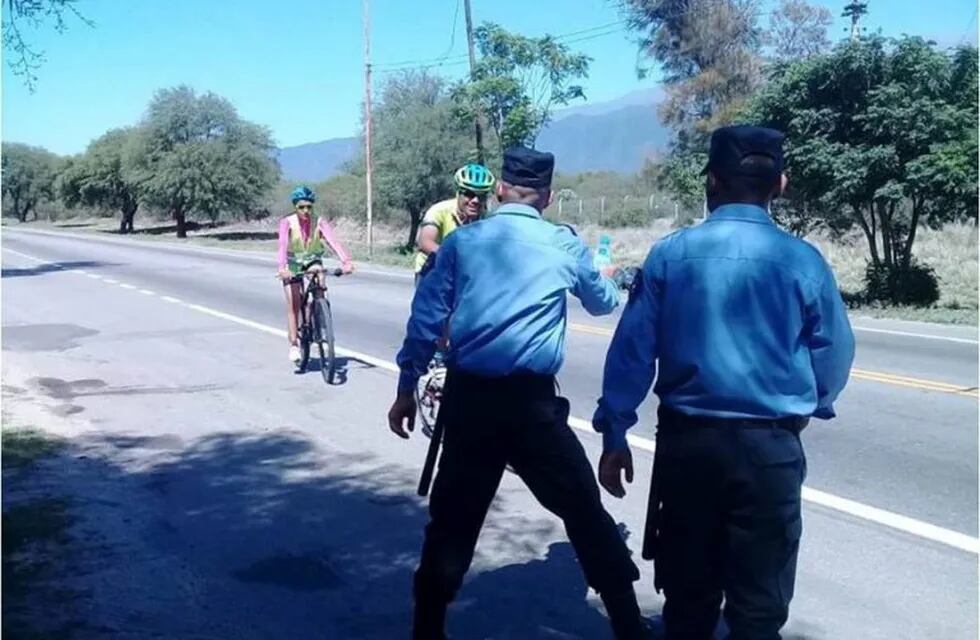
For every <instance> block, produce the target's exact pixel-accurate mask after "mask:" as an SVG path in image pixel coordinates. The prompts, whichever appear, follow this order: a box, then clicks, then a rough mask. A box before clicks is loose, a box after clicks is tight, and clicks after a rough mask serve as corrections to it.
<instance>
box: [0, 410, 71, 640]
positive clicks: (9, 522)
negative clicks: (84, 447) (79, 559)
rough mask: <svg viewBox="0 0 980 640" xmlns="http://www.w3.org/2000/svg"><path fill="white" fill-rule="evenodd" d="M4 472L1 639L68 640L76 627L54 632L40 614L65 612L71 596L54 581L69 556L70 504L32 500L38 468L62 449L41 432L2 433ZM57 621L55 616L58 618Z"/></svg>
mask: <svg viewBox="0 0 980 640" xmlns="http://www.w3.org/2000/svg"><path fill="white" fill-rule="evenodd" d="M0 438H2V448H0V453H2V464H3V470H4V478H3V481H4V485H3V515H2V520H0V527H2V531H3V537H2V543H0V547H2V567H3V580H2V583H0V597H2V599H3V637H4V639H5V640H6V639H8V638H10V639H16V640H41V639H42V638H43V639H44V640H56V639H60V638H65V639H67V638H70V637H71V635H72V628H73V627H74V626H75V625H74V624H72V623H69V624H68V625H62V626H61V627H58V628H45V627H50V625H51V623H52V620H51V619H49V618H46V617H44V616H42V615H40V614H39V612H41V611H45V610H48V609H51V608H54V609H58V610H63V609H64V607H65V606H66V605H67V602H66V597H71V596H72V592H69V591H67V590H66V589H64V588H63V587H61V586H59V585H58V584H57V582H56V581H55V580H54V578H55V577H56V576H57V575H58V571H59V570H61V569H62V568H63V565H64V562H65V560H66V559H67V557H68V554H70V553H71V550H72V549H71V542H72V539H71V535H70V533H69V529H70V527H71V525H72V522H73V517H72V515H71V513H70V507H71V503H70V502H69V500H68V499H66V498H64V497H59V496H45V497H42V498H35V497H32V493H34V492H35V490H36V488H35V486H34V485H35V483H36V473H37V466H36V463H37V462H38V461H40V460H41V459H43V458H45V457H47V456H50V455H52V454H54V453H56V452H57V451H58V450H59V449H61V447H62V446H63V445H64V442H63V441H62V440H60V439H57V438H54V437H52V436H50V435H49V434H46V433H44V432H42V431H39V430H37V429H12V428H6V427H5V428H3V430H2V432H0ZM56 617H57V616H56Z"/></svg>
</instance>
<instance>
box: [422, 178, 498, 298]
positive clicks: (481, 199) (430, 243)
mask: <svg viewBox="0 0 980 640" xmlns="http://www.w3.org/2000/svg"><path fill="white" fill-rule="evenodd" d="M453 182H454V183H455V185H456V197H455V198H450V199H449V200H443V201H442V202H438V203H436V204H434V205H432V206H431V207H429V209H428V211H426V212H425V215H424V216H423V217H422V222H421V224H420V226H419V232H418V236H417V237H416V240H415V244H416V247H417V248H418V251H417V252H416V254H415V284H416V285H417V284H418V281H419V278H420V277H421V276H422V275H424V274H425V272H426V271H427V267H426V264H427V263H428V264H429V265H431V264H432V262H431V260H432V258H433V257H434V256H435V254H436V252H437V251H438V250H439V245H441V244H442V243H443V242H444V241H445V239H446V237H447V236H448V235H449V234H450V233H452V232H453V231H455V230H456V228H457V227H459V226H462V225H465V224H469V223H470V222H473V221H475V220H479V219H480V217H481V216H482V215H483V213H484V212H485V211H486V208H487V196H488V195H489V194H490V192H491V191H492V190H493V185H494V184H495V182H496V179H495V178H494V177H493V174H492V173H491V172H490V170H489V169H487V168H486V167H484V166H483V165H481V164H468V165H466V166H464V167H462V168H460V169H459V170H458V171H457V172H456V174H455V175H454V176H453Z"/></svg>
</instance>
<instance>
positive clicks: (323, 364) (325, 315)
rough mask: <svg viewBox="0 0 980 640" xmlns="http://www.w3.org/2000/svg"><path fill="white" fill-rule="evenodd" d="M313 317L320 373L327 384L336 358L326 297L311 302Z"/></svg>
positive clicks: (332, 380)
mask: <svg viewBox="0 0 980 640" xmlns="http://www.w3.org/2000/svg"><path fill="white" fill-rule="evenodd" d="M313 319H314V322H315V324H316V331H315V338H316V340H317V342H318V343H319V345H320V375H322V376H323V381H324V382H326V383H327V384H333V382H334V375H335V374H336V372H337V360H336V352H335V347H334V339H333V315H332V314H331V313H330V303H329V302H327V300H326V298H320V299H318V300H315V301H314V302H313Z"/></svg>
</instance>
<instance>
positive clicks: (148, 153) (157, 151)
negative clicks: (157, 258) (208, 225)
mask: <svg viewBox="0 0 980 640" xmlns="http://www.w3.org/2000/svg"><path fill="white" fill-rule="evenodd" d="M138 131H139V134H138V136H137V142H136V145H137V151H136V154H135V155H136V158H137V166H136V173H135V175H136V179H137V181H138V182H139V184H140V188H141V189H142V190H143V192H144V194H145V199H146V201H147V203H148V204H150V205H153V206H157V207H159V208H161V209H164V210H166V211H168V212H170V214H171V215H172V216H173V219H174V221H175V222H176V223H177V237H178V238H185V237H187V217H188V216H189V215H190V216H194V215H197V216H205V217H207V218H209V219H210V220H217V219H218V217H219V215H220V214H222V213H227V214H230V215H245V214H246V213H247V212H248V211H249V210H250V209H252V208H254V207H255V206H257V205H258V204H259V203H260V201H261V199H262V197H263V195H264V194H266V193H267V192H268V191H270V190H271V189H272V188H273V187H274V186H275V185H276V183H277V181H278V179H279V167H278V165H277V164H276V162H275V160H274V159H273V150H274V146H273V143H272V137H271V135H270V133H269V131H268V129H266V128H265V127H262V126H259V125H256V124H253V123H251V122H248V121H246V120H243V119H242V118H240V117H239V115H238V113H237V111H236V110H235V108H234V106H232V104H231V103H230V102H228V101H227V100H225V99H224V98H222V97H220V96H217V95H215V94H213V93H205V94H202V95H197V94H196V93H195V92H194V90H193V89H191V88H190V87H186V86H181V87H176V88H174V89H165V90H162V91H158V92H157V94H156V95H155V96H154V98H153V100H152V101H151V103H150V106H149V109H148V112H147V114H146V116H145V118H144V119H143V122H142V124H141V126H140V127H139V130H138Z"/></svg>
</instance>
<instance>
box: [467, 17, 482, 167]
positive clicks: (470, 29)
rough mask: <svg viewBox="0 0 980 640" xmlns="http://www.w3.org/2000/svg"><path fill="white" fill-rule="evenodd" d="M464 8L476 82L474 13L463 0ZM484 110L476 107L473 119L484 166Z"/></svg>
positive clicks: (477, 157) (478, 159)
mask: <svg viewBox="0 0 980 640" xmlns="http://www.w3.org/2000/svg"><path fill="white" fill-rule="evenodd" d="M463 7H464V9H465V11H466V44H467V47H468V48H469V51H470V80H471V81H472V80H475V77H474V74H475V73H476V49H475V48H474V45H473V11H472V10H471V9H470V0H463ZM482 111H483V110H482V109H480V105H479V104H477V106H476V115H475V116H474V117H473V127H474V129H475V130H476V161H477V162H479V163H480V164H483V162H484V158H483V125H482V124H481V120H482V118H481V116H482V115H483V114H482Z"/></svg>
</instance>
